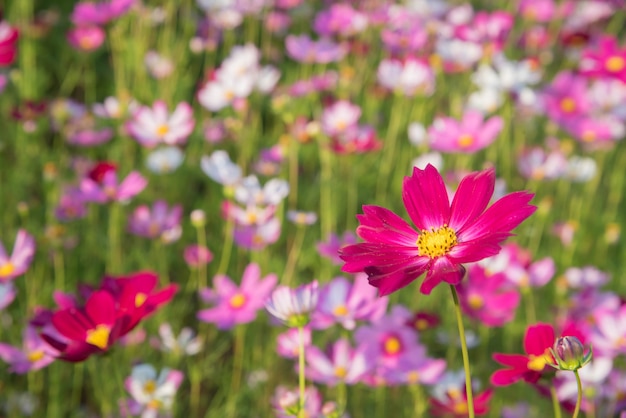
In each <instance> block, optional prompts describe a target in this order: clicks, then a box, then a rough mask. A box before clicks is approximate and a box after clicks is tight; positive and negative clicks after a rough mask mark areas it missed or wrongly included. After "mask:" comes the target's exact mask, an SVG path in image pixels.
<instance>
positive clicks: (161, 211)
mask: <svg viewBox="0 0 626 418" xmlns="http://www.w3.org/2000/svg"><path fill="white" fill-rule="evenodd" d="M182 215H183V207H182V206H181V205H174V206H172V208H171V209H170V208H168V206H167V203H166V202H165V201H164V200H157V201H156V202H154V205H152V209H150V208H149V207H148V206H147V205H141V206H139V207H137V208H136V209H135V211H134V212H133V214H132V215H131V217H130V218H129V220H128V231H129V232H130V233H131V234H134V235H138V236H140V237H145V238H150V239H156V238H160V239H161V240H162V241H164V242H166V243H170V242H172V241H173V240H177V239H178V238H179V237H180V234H181V227H180V220H181V217H182Z"/></svg>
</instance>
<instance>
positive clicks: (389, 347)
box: [383, 337, 402, 355]
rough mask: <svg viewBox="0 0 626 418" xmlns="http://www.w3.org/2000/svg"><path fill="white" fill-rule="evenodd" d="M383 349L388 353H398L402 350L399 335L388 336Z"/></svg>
mask: <svg viewBox="0 0 626 418" xmlns="http://www.w3.org/2000/svg"><path fill="white" fill-rule="evenodd" d="M383 350H384V351H385V354H388V355H395V354H398V353H399V352H400V351H401V350H402V342H400V340H399V339H398V337H388V338H386V339H385V342H384V343H383Z"/></svg>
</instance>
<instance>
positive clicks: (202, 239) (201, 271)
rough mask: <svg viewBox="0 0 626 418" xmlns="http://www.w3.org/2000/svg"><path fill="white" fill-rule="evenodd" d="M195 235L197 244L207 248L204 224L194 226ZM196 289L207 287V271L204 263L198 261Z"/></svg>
mask: <svg viewBox="0 0 626 418" xmlns="http://www.w3.org/2000/svg"><path fill="white" fill-rule="evenodd" d="M196 236H197V240H198V246H200V247H201V248H207V246H206V233H205V232H204V226H201V227H197V228H196ZM197 277H198V291H200V289H204V288H205V287H207V271H206V264H205V263H200V265H199V266H198V276H197Z"/></svg>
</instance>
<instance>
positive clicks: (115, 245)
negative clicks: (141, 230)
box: [107, 202, 122, 273]
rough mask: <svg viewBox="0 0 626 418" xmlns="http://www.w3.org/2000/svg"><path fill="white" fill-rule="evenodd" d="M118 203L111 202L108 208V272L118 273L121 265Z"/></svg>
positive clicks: (119, 208) (119, 209)
mask: <svg viewBox="0 0 626 418" xmlns="http://www.w3.org/2000/svg"><path fill="white" fill-rule="evenodd" d="M121 209H122V208H121V206H120V205H119V203H115V202H114V203H112V204H111V207H110V208H109V210H110V212H109V231H108V235H109V264H108V266H107V267H108V270H109V273H119V272H120V269H121V266H122V255H121V251H120V228H119V223H120V215H121V213H120V211H121Z"/></svg>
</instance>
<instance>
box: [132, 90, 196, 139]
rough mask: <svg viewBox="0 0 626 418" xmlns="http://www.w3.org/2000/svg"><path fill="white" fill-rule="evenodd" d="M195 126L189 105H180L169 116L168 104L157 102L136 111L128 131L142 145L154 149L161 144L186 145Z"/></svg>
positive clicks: (183, 103)
mask: <svg viewBox="0 0 626 418" xmlns="http://www.w3.org/2000/svg"><path fill="white" fill-rule="evenodd" d="M194 126H195V121H194V119H193V110H192V109H191V106H189V104H188V103H186V102H181V103H178V105H176V108H175V109H174V112H172V114H169V112H168V109H167V104H166V103H165V102H164V101H162V100H157V101H156V102H154V104H153V105H152V107H147V106H143V107H140V108H139V109H138V110H136V111H135V113H134V114H133V117H132V119H131V120H129V121H128V122H127V124H126V129H128V132H129V133H130V135H131V136H132V137H133V138H135V139H136V140H137V142H139V143H140V144H141V145H143V146H144V147H147V148H152V147H154V146H156V145H158V144H160V143H164V144H167V145H179V144H184V143H186V142H187V137H188V136H189V135H190V134H191V133H192V132H193V128H194Z"/></svg>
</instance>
